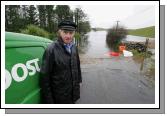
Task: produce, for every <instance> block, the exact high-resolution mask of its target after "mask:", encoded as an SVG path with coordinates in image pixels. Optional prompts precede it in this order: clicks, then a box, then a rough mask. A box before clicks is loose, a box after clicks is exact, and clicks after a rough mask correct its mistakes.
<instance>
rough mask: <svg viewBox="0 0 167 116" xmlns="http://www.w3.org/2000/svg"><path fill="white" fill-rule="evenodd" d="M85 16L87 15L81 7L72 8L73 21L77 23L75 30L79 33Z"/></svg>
mask: <svg viewBox="0 0 167 116" xmlns="http://www.w3.org/2000/svg"><path fill="white" fill-rule="evenodd" d="M86 17H87V15H86V14H85V13H84V12H83V10H82V9H81V8H76V9H75V10H74V19H75V23H76V24H77V26H78V28H77V31H78V32H79V33H80V32H81V30H82V29H81V28H82V27H81V25H80V24H82V22H84V20H85V18H86Z"/></svg>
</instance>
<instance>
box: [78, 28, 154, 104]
mask: <svg viewBox="0 0 167 116" xmlns="http://www.w3.org/2000/svg"><path fill="white" fill-rule="evenodd" d="M105 37H106V32H105V31H98V32H90V33H88V34H87V36H86V38H84V39H83V40H82V41H84V42H85V43H86V44H84V42H82V43H81V44H80V60H81V70H82V78H83V82H82V85H81V98H80V99H79V100H78V101H77V103H78V104H154V103H155V86H154V79H153V78H150V77H148V76H147V75H146V74H145V73H144V72H143V71H140V66H141V63H140V62H138V61H136V60H134V58H133V57H124V56H123V55H121V56H118V57H114V56H112V57H111V56H108V55H106V53H107V52H109V48H107V45H106V43H105V42H106V41H105Z"/></svg>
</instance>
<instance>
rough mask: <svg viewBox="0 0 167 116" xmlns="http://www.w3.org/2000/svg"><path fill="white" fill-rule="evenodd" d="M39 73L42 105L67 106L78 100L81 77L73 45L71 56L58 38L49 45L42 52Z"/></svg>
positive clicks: (77, 56)
mask: <svg viewBox="0 0 167 116" xmlns="http://www.w3.org/2000/svg"><path fill="white" fill-rule="evenodd" d="M40 72H41V73H40V75H41V77H40V86H41V100H42V103H50V104H58V103H60V104H68V103H75V101H76V100H77V99H79V98H80V83H81V82H82V77H81V69H80V60H79V55H78V50H77V48H76V46H75V45H73V47H72V48H71V54H70V53H69V52H67V51H66V49H65V47H64V45H63V42H62V40H61V39H60V38H59V39H58V40H57V41H55V42H53V43H52V44H51V45H49V46H48V48H47V49H46V51H45V52H44V55H43V60H42V66H41V71H40Z"/></svg>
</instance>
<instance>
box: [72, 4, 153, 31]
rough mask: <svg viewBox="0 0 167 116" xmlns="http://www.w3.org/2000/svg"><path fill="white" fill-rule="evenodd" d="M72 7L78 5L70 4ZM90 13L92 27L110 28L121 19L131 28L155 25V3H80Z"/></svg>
mask: <svg viewBox="0 0 167 116" xmlns="http://www.w3.org/2000/svg"><path fill="white" fill-rule="evenodd" d="M70 7H71V9H74V8H76V7H78V6H72V5H70ZM79 7H81V8H82V9H83V10H84V12H85V13H86V14H87V15H88V17H89V21H90V23H91V26H92V27H103V28H110V27H112V26H113V25H116V21H117V20H118V21H120V22H119V24H120V25H124V26H125V27H127V28H129V29H135V28H142V27H147V26H153V25H155V7H154V6H153V5H119V6H118V5H80V6H79Z"/></svg>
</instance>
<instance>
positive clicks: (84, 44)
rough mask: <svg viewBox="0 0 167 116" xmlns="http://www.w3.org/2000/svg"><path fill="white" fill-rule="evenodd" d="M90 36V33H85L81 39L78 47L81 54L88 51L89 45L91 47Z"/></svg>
mask: <svg viewBox="0 0 167 116" xmlns="http://www.w3.org/2000/svg"><path fill="white" fill-rule="evenodd" d="M88 37H89V35H87V34H85V35H83V36H82V38H81V39H80V40H79V44H78V48H79V53H80V54H85V53H86V52H87V51H88V49H89V47H90V44H89V41H88Z"/></svg>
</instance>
